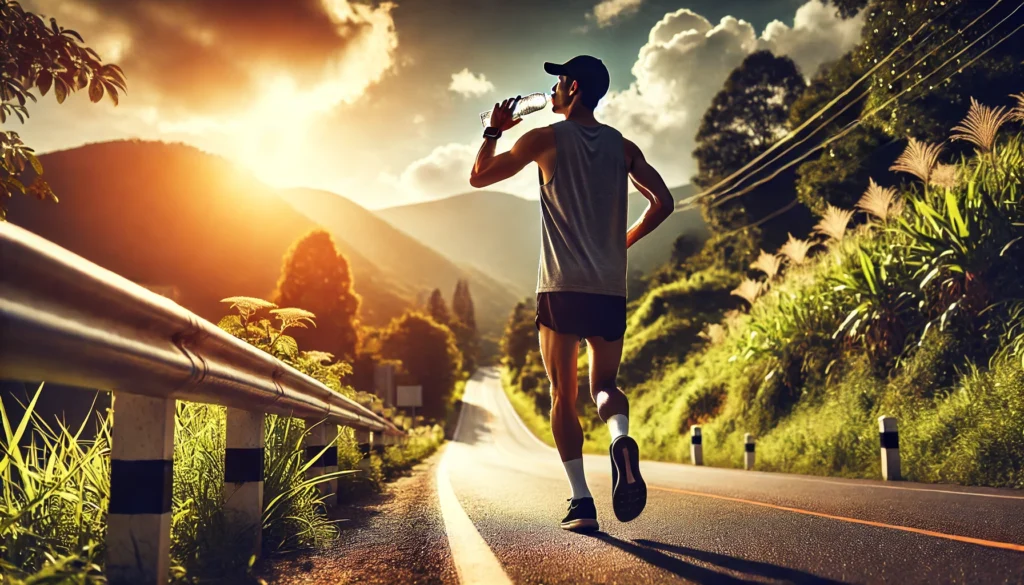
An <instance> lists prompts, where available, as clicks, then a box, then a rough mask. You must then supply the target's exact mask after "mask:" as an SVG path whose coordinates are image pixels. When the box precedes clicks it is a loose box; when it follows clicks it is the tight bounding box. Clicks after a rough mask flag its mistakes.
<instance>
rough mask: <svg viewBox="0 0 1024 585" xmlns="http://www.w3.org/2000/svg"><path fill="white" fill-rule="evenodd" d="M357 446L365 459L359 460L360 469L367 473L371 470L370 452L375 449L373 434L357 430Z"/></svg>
mask: <svg viewBox="0 0 1024 585" xmlns="http://www.w3.org/2000/svg"><path fill="white" fill-rule="evenodd" d="M356 444H357V445H358V446H359V452H360V453H362V455H363V458H362V459H361V460H359V469H362V470H363V471H366V470H368V469H370V450H371V449H372V447H373V432H372V431H363V430H359V429H356Z"/></svg>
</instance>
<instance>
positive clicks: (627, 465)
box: [608, 435, 647, 522]
mask: <svg viewBox="0 0 1024 585" xmlns="http://www.w3.org/2000/svg"><path fill="white" fill-rule="evenodd" d="M608 454H609V455H610V456H611V459H612V509H614V510H615V517H616V518H618V519H619V521H620V522H629V521H630V520H632V519H634V518H636V517H637V516H639V515H640V512H643V511H644V506H646V505H647V484H645V483H644V478H643V477H641V476H640V447H638V446H637V444H636V441H634V440H633V439H632V438H630V437H629V436H627V435H623V436H621V437H617V438H616V439H615V440H614V441H612V444H611V446H609V447H608Z"/></svg>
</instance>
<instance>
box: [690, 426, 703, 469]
mask: <svg viewBox="0 0 1024 585" xmlns="http://www.w3.org/2000/svg"><path fill="white" fill-rule="evenodd" d="M690 462H691V463H693V464H694V465H704V446H703V445H702V444H701V434H700V425H693V426H692V427H690Z"/></svg>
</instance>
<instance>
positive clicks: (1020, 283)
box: [502, 0, 1024, 488]
mask: <svg viewBox="0 0 1024 585" xmlns="http://www.w3.org/2000/svg"><path fill="white" fill-rule="evenodd" d="M847 4H849V5H850V6H849V7H848V8H849V11H850V12H851V13H855V12H856V10H857V9H859V8H863V6H864V5H865V4H867V5H868V6H867V16H866V23H865V33H864V36H863V39H862V41H861V44H860V45H859V46H857V47H856V48H855V49H854V50H853V51H851V53H850V54H848V55H845V56H844V57H842V58H841V59H839V60H838V61H836V62H835V63H832V64H830V65H826V66H824V67H823V68H822V69H821V70H820V71H819V72H817V73H816V74H815V75H814V76H813V77H812V78H811V83H810V84H809V85H806V84H803V82H801V85H802V86H803V87H804V89H803V90H802V91H794V90H793V88H794V84H793V79H794V71H795V70H794V69H793V66H792V63H791V62H787V61H788V60H787V59H784V58H776V57H772V56H771V55H765V54H757V53H755V54H753V55H751V57H750V58H748V59H747V60H746V61H744V63H743V64H741V65H740V67H739V68H737V70H736V71H735V72H734V73H733V75H732V76H730V79H729V81H727V83H726V85H725V87H723V89H722V92H721V93H720V94H719V96H717V97H716V98H715V102H714V103H715V104H716V107H713V108H712V109H711V110H709V111H708V113H707V115H706V116H705V120H704V125H703V126H702V129H701V133H700V135H699V136H698V149H697V152H695V157H696V158H697V160H698V166H699V169H700V172H699V174H698V176H697V177H696V178H695V181H696V182H697V183H698V184H699V185H700V186H701V187H704V188H706V189H711V191H712V193H713V195H712V196H710V197H708V198H706V199H704V200H702V201H701V204H702V205H703V206H704V208H703V210H704V214H705V217H706V219H708V223H709V227H710V228H711V229H712V237H711V239H710V240H709V241H708V242H707V244H706V245H705V246H704V247H703V248H702V249H700V250H699V251H696V252H695V253H693V254H691V255H689V256H688V257H686V258H673V260H672V261H671V262H669V263H668V264H666V265H665V266H663V267H661V268H660V269H658V270H657V271H655V272H654V273H652V274H650V275H648V276H647V278H646V287H645V291H644V294H643V295H642V296H639V297H638V298H636V299H634V300H632V301H631V302H630V305H629V317H628V331H627V333H626V342H625V347H624V351H623V361H622V367H621V369H620V372H619V383H620V385H621V386H622V387H623V388H624V389H626V390H627V392H628V393H629V395H630V397H631V421H630V430H631V434H633V435H634V436H636V438H637V439H638V441H639V442H640V444H641V445H642V449H643V452H644V456H645V457H650V458H657V459H663V460H669V461H682V462H688V461H689V441H688V438H687V435H688V434H689V431H690V428H691V427H692V426H694V425H701V426H702V431H703V437H704V458H705V462H706V464H709V465H716V466H727V467H740V466H741V465H742V454H743V435H744V433H752V434H754V435H755V437H756V438H757V454H758V457H757V465H758V468H759V469H764V470H772V471H785V472H795V473H806V474H816V475H838V476H846V477H867V478H877V477H879V473H880V469H879V465H880V464H879V456H878V449H879V446H878V423H877V418H878V417H879V416H880V415H888V416H894V417H897V418H898V420H899V434H900V448H901V458H902V461H903V474H904V476H905V477H907V478H908V479H910V480H914V481H923V482H950V483H958V484H966V485H988V486H1004V487H1017V488H1021V487H1024V471H1022V470H1024V434H1022V433H1021V429H1024V325H1022V323H1024V321H1022V320H1021V319H1022V317H1024V274H1022V272H1021V270H1022V268H1021V266H1022V261H1024V249H1022V248H1021V246H1022V244H1024V208H1022V202H1021V195H1022V190H1024V186H1022V183H1024V133H1022V127H1021V123H1022V122H1024V94H1021V91H1024V85H1022V83H1021V81H1020V79H1021V76H1020V74H1021V73H1022V71H1021V69H1022V66H1021V64H1020V62H1019V59H1017V58H1015V57H1014V56H1013V55H1014V51H1018V50H1019V47H1020V41H1017V40H1012V39H1011V40H1009V41H1007V42H1005V43H1002V44H996V43H988V44H985V45H984V46H985V47H986V48H987V49H988V50H987V51H986V52H985V53H981V52H980V51H971V50H970V49H971V48H972V47H974V45H972V44H971V43H972V42H973V41H974V39H977V38H978V37H979V36H981V35H982V33H983V32H984V31H985V30H988V29H991V28H992V27H993V25H994V24H995V23H996V22H998V20H997V19H996V20H989V19H990V18H991V15H990V14H989V13H987V12H985V11H986V10H987V8H988V7H987V6H978V5H973V4H970V3H965V2H953V3H951V4H950V6H949V9H948V10H941V11H936V10H932V9H931V7H930V5H927V6H922V5H914V6H911V5H905V4H902V3H898V2H890V1H888V0H872V1H871V2H860V3H858V2H850V3H847ZM925 4H927V3H925ZM926 23H930V24H929V26H932V27H933V28H932V29H930V30H932V31H938V32H942V33H943V39H946V40H948V41H949V42H948V43H946V44H944V45H938V44H937V42H935V43H936V44H935V46H934V47H933V46H932V45H931V44H928V45H925V47H926V48H925V49H921V48H917V47H914V45H912V44H908V45H907V46H906V47H904V46H902V45H899V43H901V42H903V41H904V40H906V38H907V35H908V34H910V33H912V32H913V31H915V30H916V29H918V28H919V27H921V26H922V25H924V24H926ZM972 23H973V24H972ZM935 27H938V28H935ZM972 27H974V28H972ZM876 29H877V30H876ZM922 30H924V29H922ZM879 31H881V32H879ZM893 31H896V33H898V34H894V33H893ZM947 33H948V34H947ZM1005 33H1006V31H1002V32H1001V33H1000V34H1005ZM921 43H922V44H923V43H924V41H921ZM929 49H934V50H933V55H934V57H935V60H932V61H929V63H930V64H926V63H925V62H924V61H920V62H919V63H918V62H917V61H914V59H912V58H911V57H912V56H914V55H912V54H913V53H914V52H915V51H918V52H923V51H925V50H929ZM959 51H964V53H961V54H960V55H961V56H963V55H967V57H977V58H976V59H975V58H967V57H965V58H964V59H963V60H962V61H960V62H959V67H957V66H955V65H954V63H957V62H956V60H955V59H956V57H955V56H956V55H957V54H958V52H959ZM890 53H893V54H894V55H896V58H895V59H894V63H895V64H894V65H892V67H883V68H881V69H879V70H877V71H876V70H872V67H874V64H876V63H878V62H879V61H880V60H882V59H884V58H885V57H886V56H887V55H889V54H890ZM914 57H915V58H916V56H914ZM951 58H952V60H950V59H951ZM900 59H902V60H900ZM912 63H913V65H911V64H912ZM882 69H884V71H883V70H882ZM928 75H932V76H933V77H931V78H929V77H927V76H928ZM862 76H863V77H864V78H865V79H866V80H867V81H868V83H869V84H870V85H869V87H867V88H865V89H864V94H863V95H862V97H861V101H855V100H853V99H851V98H849V97H848V96H844V95H840V93H841V92H842V91H843V90H845V89H846V88H847V87H849V86H850V85H852V84H854V83H855V82H856V81H857V80H858V79H859V78H860V77H862ZM921 79H928V80H929V81H928V82H926V83H923V84H918V83H917V82H918V81H920V80H921ZM944 80H945V81H944ZM857 91H858V92H859V91H860V89H858V90H857ZM972 94H973V95H975V96H977V99H975V98H972V97H971V95H972ZM853 95H854V96H856V95H857V93H856V92H855V93H853ZM773 96H774V97H773ZM780 96H781V97H780ZM830 100H835V103H836V104H838V106H837V108H838V107H840V106H846V105H848V106H849V107H848V108H846V109H845V110H844V113H843V114H842V115H841V116H838V117H836V118H832V119H829V118H828V116H822V115H820V114H816V112H817V110H818V109H819V108H820V107H822V106H824V105H825V104H827V103H829V101H830ZM749 112H758V115H759V116H760V115H761V114H763V113H764V112H769V113H770V115H767V116H765V117H766V118H767V119H769V120H776V125H775V127H774V128H763V129H762V130H763V132H761V133H760V134H758V135H755V134H753V133H750V134H748V133H744V132H738V133H737V132H731V131H730V129H735V128H737V127H740V128H742V127H745V126H747V125H751V124H754V122H755V121H753V120H750V119H749V116H750V115H751V114H750V113H749ZM807 120H819V121H821V123H822V124H824V126H823V128H824V129H825V131H826V136H827V135H831V134H833V133H835V132H839V131H841V130H843V129H844V128H852V129H853V131H851V132H848V133H846V134H843V135H842V136H841V137H840V138H839V139H837V140H836V141H834V142H833V143H832V144H831V146H829V147H828V148H825V149H823V151H822V152H821V154H820V155H817V156H814V155H815V154H816V152H815V151H809V150H802V149H806V145H802V143H799V141H796V143H794V149H793V151H792V152H791V153H790V154H789V155H785V156H783V157H782V158H781V159H780V160H779V161H778V162H777V163H776V165H775V166H776V167H777V166H779V165H783V164H787V165H788V166H787V167H785V168H784V169H783V170H782V171H781V172H778V173H774V172H771V174H769V172H770V169H769V171H765V172H763V173H761V174H760V175H759V174H757V173H756V172H754V173H753V174H752V175H748V179H747V180H746V183H749V185H746V186H744V188H742V189H736V188H735V187H728V188H726V187H721V186H717V187H716V185H719V183H720V182H722V181H723V180H725V179H726V178H727V177H728V176H729V175H731V174H732V173H735V172H737V171H739V170H740V169H741V167H743V166H744V165H745V164H746V163H747V162H748V161H749V160H750V159H751V158H753V157H756V156H758V155H759V154H761V153H763V152H765V151H766V150H767V149H768V148H769V147H770V146H771V144H772V143H773V142H775V141H776V140H777V139H778V137H780V136H784V135H786V133H787V132H790V131H792V130H794V129H795V128H797V127H799V126H800V125H801V124H803V123H804V122H805V121H807ZM750 127H751V128H758V129H761V127H760V126H756V125H753V126H750ZM794 136H796V137H798V138H799V137H801V136H803V135H802V134H800V133H794ZM767 137H773V138H772V139H771V140H767V139H766V138H767ZM791 142H793V141H792V140H791ZM813 143H814V141H811V142H809V144H813ZM712 147H714V148H712ZM721 153H740V155H738V156H736V157H735V159H731V158H730V156H731V155H729V156H724V155H722V156H720V155H721ZM798 155H806V156H803V158H798ZM770 168H775V167H770ZM750 176H752V177H753V178H750ZM765 176H767V177H768V178H767V179H765V180H764V181H763V182H762V181H761V180H760V179H761V178H763V177H765ZM723 184H724V185H729V184H730V183H729V181H725V183H723ZM746 187H752V188H751V189H749V190H748V189H747V188H746ZM736 193H739V194H736ZM759 193H762V194H764V197H765V198H763V199H762V198H760V197H761V196H760V195H759ZM729 195H735V196H729ZM787 199H788V200H789V201H790V203H788V204H787V203H786V201H787ZM752 202H753V203H752ZM502 349H503V355H504V358H503V359H504V365H505V370H506V371H505V378H504V379H505V382H506V389H507V391H508V392H509V393H510V395H511V396H512V397H513V404H515V405H517V409H518V410H520V412H523V411H525V412H527V416H526V418H527V424H528V425H531V428H535V429H539V430H540V433H539V434H540V436H542V437H548V436H550V431H549V430H548V429H547V425H546V422H544V421H538V420H536V419H537V418H538V417H546V415H547V412H548V409H549V408H550V399H549V397H548V392H549V388H548V382H547V379H546V377H545V376H544V370H543V365H542V363H541V360H540V355H539V352H538V351H537V345H536V331H535V329H534V327H533V308H532V305H531V304H529V301H527V302H524V303H521V304H520V306H518V307H517V308H516V310H515V311H514V312H513V314H512V315H511V316H510V319H509V323H508V326H507V327H506V331H505V339H504V340H503V345H502ZM578 365H579V371H580V400H579V403H578V411H579V413H580V416H581V419H582V421H583V425H584V429H585V433H586V436H587V448H588V450H590V451H592V452H597V453H603V452H605V450H606V449H607V441H608V435H607V431H606V430H605V428H604V425H603V424H602V423H601V422H600V421H599V420H598V418H597V416H596V411H595V409H594V407H593V405H592V404H590V399H589V396H588V392H587V390H586V388H587V377H586V372H587V360H586V356H585V345H584V346H581V357H580V361H579V364H578ZM530 416H532V417H533V418H534V419H535V420H534V421H533V423H532V424H531V422H530V420H529V418H530Z"/></svg>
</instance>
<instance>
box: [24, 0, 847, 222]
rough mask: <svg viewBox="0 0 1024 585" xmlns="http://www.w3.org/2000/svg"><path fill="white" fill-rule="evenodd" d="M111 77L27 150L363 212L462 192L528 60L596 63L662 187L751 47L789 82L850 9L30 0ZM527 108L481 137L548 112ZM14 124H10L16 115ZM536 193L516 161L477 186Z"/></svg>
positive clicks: (774, 4) (738, 2)
mask: <svg viewBox="0 0 1024 585" xmlns="http://www.w3.org/2000/svg"><path fill="white" fill-rule="evenodd" d="M23 5H24V6H25V7H26V8H27V9H28V10H32V11H33V12H36V13H38V14H41V15H44V16H45V17H50V16H54V17H56V18H57V20H58V22H59V23H60V24H61V25H62V26H65V27H68V28H72V29H75V30H77V31H78V32H79V33H81V34H82V35H83V36H84V38H85V41H86V44H87V45H89V46H91V47H93V48H94V49H95V50H97V51H98V52H99V54H100V55H101V57H103V59H104V61H105V62H112V63H117V64H119V65H121V66H122V68H123V69H124V71H125V74H126V77H127V78H128V95H126V96H124V97H123V98H122V100H121V102H120V105H119V106H117V107H114V105H113V104H112V103H111V102H110V101H108V100H104V102H103V103H100V104H91V103H89V100H88V97H87V96H86V95H85V94H84V93H80V94H76V95H74V96H72V97H70V98H69V99H68V100H67V101H66V102H65V103H64V104H63V105H59V106H58V104H57V103H56V100H55V99H54V98H53V95H52V94H50V95H48V96H46V97H45V98H43V99H41V100H40V103H39V104H36V105H35V106H34V107H33V108H32V109H30V113H31V116H32V117H31V118H30V120H29V121H28V123H27V124H25V125H24V126H18V127H13V125H12V124H11V123H10V121H8V124H7V126H8V128H7V129H10V130H15V131H17V132H19V133H20V134H21V136H22V138H23V140H24V141H25V142H26V143H27V144H29V145H30V146H33V147H34V148H36V150H37V151H39V152H44V153H45V152H49V151H54V150H62V149H66V148H71V147H75V146H79V145H82V144H86V143H91V142H100V141H105V140H114V139H126V138H139V139H146V140H164V141H168V142H184V143H187V144H190V145H193V146H196V147H197V148H200V149H202V150H205V151H208V152H212V153H215V154H218V155H221V156H224V157H226V158H228V159H229V160H231V161H233V162H235V163H237V164H239V165H241V166H243V167H244V168H247V169H249V170H251V171H252V172H253V173H254V174H255V175H256V176H257V177H259V178H260V179H262V180H264V181H266V182H267V183H270V184H272V185H277V186H282V187H290V186H306V187H314V188H321V189H326V190H329V191H333V192H336V193H339V194H341V195H344V196H346V197H348V198H350V199H352V200H354V201H356V202H357V203H359V204H360V205H363V206H364V207H367V208H370V209H379V208H384V207H390V206H395V205H404V204H409V203H416V202H421V201H427V200H432V199H437V198H442V197H447V196H451V195H455V194H459V193H464V192H467V191H470V190H472V188H471V187H470V186H469V182H468V179H469V171H470V168H471V166H472V163H473V160H474V159H475V156H476V152H477V150H478V149H479V147H480V144H481V142H482V140H481V138H480V134H481V131H482V127H481V124H480V119H479V114H480V112H482V111H485V110H489V109H491V108H492V107H493V105H494V103H495V102H498V101H501V100H502V99H504V98H506V97H510V96H515V95H518V94H522V95H525V94H527V93H531V92H535V91H550V88H551V86H552V85H553V83H554V82H555V78H554V77H552V76H549V75H547V74H546V73H544V71H543V63H544V62H545V61H556V62H564V61H566V60H568V59H570V58H571V57H573V56H575V55H578V54H590V55H594V56H596V57H598V58H600V59H602V60H603V61H604V62H605V64H606V65H607V66H608V69H609V72H610V75H611V89H610V91H609V93H608V95H607V96H606V97H605V98H604V100H602V102H601V104H600V105H599V106H598V109H597V111H596V115H597V117H598V119H599V120H600V121H601V122H603V123H606V124H609V125H611V126H613V127H615V128H617V129H619V130H620V131H622V133H623V134H624V135H625V136H626V137H627V138H629V139H631V140H633V141H634V142H636V143H637V145H639V146H640V148H641V149H642V150H643V151H644V153H645V155H646V158H647V159H648V160H649V161H651V162H652V164H653V165H654V166H655V168H657V169H658V170H659V171H660V172H661V174H662V175H663V176H664V177H665V179H666V182H667V183H668V184H669V185H670V186H675V185H681V184H683V183H686V182H688V181H689V178H690V177H691V176H692V175H693V174H694V173H695V171H696V167H695V164H694V162H693V159H692V157H691V154H690V153H691V152H692V151H693V148H694V141H693V137H694V135H695V134H696V131H697V127H698V125H699V123H700V117H701V115H702V114H703V113H704V111H705V110H706V109H707V106H708V105H709V104H710V102H711V99H712V97H713V96H714V95H715V93H717V92H718V91H719V90H720V89H721V87H722V85H723V83H724V82H725V79H726V77H727V76H728V74H729V72H730V71H731V70H732V69H733V68H735V67H736V66H737V65H738V64H739V63H740V62H741V61H742V60H743V58H744V57H745V56H746V55H748V54H750V53H751V52H753V51H756V50H759V49H768V50H771V51H773V52H774V53H776V54H778V55H787V56H789V57H791V58H792V59H793V60H794V61H795V62H796V63H797V65H798V66H799V67H800V69H801V71H802V72H803V73H804V75H805V76H808V77H809V76H811V75H812V74H813V73H814V71H815V70H816V69H817V68H818V67H819V66H820V65H821V64H822V63H824V62H827V61H829V60H832V59H835V58H837V57H839V56H840V55H842V54H843V53H845V52H846V51H847V50H849V49H850V48H851V47H852V46H853V45H855V44H856V42H857V41H858V39H859V38H860V29H861V26H862V24H863V21H862V19H861V18H859V17H858V18H854V19H850V20H841V19H840V18H839V17H838V16H836V15H835V9H834V7H832V6H831V5H826V4H824V3H823V2H821V1H820V0H688V1H676V2H668V1H662V0H564V1H557V0H520V1H518V2H506V1H501V0H395V1H394V2H372V3H371V2H355V1H350V0H289V1H287V2H284V1H280V0H27V1H25V2H23ZM560 119H561V117H559V116H556V115H554V114H553V113H551V112H550V111H545V112H538V113H535V114H531V115H530V116H527V117H526V118H525V119H524V121H523V123H522V124H520V125H519V126H517V127H516V128H514V129H513V130H511V131H510V132H508V133H506V135H505V137H503V138H502V139H501V141H500V142H499V144H498V150H499V152H501V151H504V150H508V149H509V148H510V147H511V146H512V144H513V142H514V140H515V139H516V138H518V137H519V136H521V135H522V134H523V133H524V132H526V131H527V130H529V129H531V128H536V127H539V126H545V125H548V124H551V123H553V122H556V121H558V120H560ZM14 125H17V123H16V122H15V124H14ZM492 188H493V189H495V190H500V191H505V192H509V193H513V194H515V195H519V196H521V197H525V198H530V199H536V198H537V196H538V187H537V174H536V172H535V171H533V170H532V169H531V168H529V167H528V168H527V169H526V170H524V171H523V172H521V173H520V174H519V175H517V176H516V177H513V178H512V179H509V180H507V181H505V182H503V183H499V184H497V185H495V186H494V187H492Z"/></svg>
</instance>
